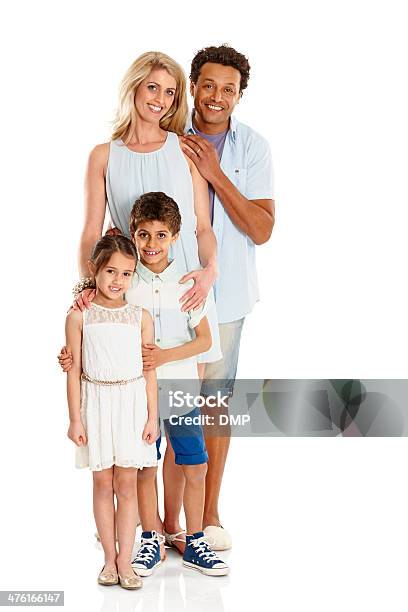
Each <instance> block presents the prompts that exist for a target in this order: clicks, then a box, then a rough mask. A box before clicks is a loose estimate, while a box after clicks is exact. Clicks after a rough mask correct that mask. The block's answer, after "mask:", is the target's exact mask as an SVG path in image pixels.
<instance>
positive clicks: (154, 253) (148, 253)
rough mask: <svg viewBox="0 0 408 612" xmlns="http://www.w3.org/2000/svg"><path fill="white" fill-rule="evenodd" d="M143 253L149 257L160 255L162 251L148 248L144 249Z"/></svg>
mask: <svg viewBox="0 0 408 612" xmlns="http://www.w3.org/2000/svg"><path fill="white" fill-rule="evenodd" d="M143 253H144V254H145V255H146V256H147V257H154V256H155V255H158V254H159V253H160V251H148V250H147V249H143Z"/></svg>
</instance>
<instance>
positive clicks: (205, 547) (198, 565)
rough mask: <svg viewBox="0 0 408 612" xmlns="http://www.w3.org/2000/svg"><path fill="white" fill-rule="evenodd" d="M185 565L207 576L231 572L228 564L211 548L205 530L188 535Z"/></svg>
mask: <svg viewBox="0 0 408 612" xmlns="http://www.w3.org/2000/svg"><path fill="white" fill-rule="evenodd" d="M183 565H185V566H186V567H190V568H192V569H195V570H198V571H199V572H202V573H203V574H206V575H207V576H225V575H226V574H228V572H229V567H228V565H227V564H226V563H224V561H223V560H222V559H220V558H219V557H217V555H216V554H215V552H214V551H213V550H211V547H210V545H209V543H208V540H207V539H206V537H205V535H204V532H203V531H197V533H193V535H187V536H186V550H185V551H184V555H183Z"/></svg>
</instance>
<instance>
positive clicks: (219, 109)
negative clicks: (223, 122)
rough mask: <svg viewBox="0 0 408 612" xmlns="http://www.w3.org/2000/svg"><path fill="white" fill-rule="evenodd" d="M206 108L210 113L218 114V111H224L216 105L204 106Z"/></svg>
mask: <svg viewBox="0 0 408 612" xmlns="http://www.w3.org/2000/svg"><path fill="white" fill-rule="evenodd" d="M206 107H207V108H209V109H210V110H212V111H215V112H217V113H219V112H220V111H222V110H224V108H223V107H222V106H218V105H217V104H206Z"/></svg>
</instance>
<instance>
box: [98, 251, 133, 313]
mask: <svg viewBox="0 0 408 612" xmlns="http://www.w3.org/2000/svg"><path fill="white" fill-rule="evenodd" d="M135 266H136V261H135V259H134V258H133V257H129V256H127V255H124V254H123V253H120V252H118V251H116V252H115V253H113V255H111V257H110V259H109V261H108V262H107V263H106V264H105V265H104V266H102V268H101V269H100V270H99V271H98V272H97V273H96V275H95V282H96V287H97V289H98V292H99V293H100V294H101V296H103V297H104V298H106V299H107V300H112V301H113V302H115V301H122V300H123V294H124V293H126V291H127V290H128V289H129V287H130V283H131V282H132V276H133V272H134V270H135ZM91 270H92V265H91Z"/></svg>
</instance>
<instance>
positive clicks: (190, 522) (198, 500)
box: [181, 463, 207, 535]
mask: <svg viewBox="0 0 408 612" xmlns="http://www.w3.org/2000/svg"><path fill="white" fill-rule="evenodd" d="M181 467H182V468H183V472H184V476H185V479H186V486H185V489H184V500H183V502H184V512H185V514H186V523H187V524H186V528H187V534H189V535H191V534H193V533H197V531H202V529H203V512H204V500H205V476H206V474H207V464H206V463H200V464H199V465H183V466H181Z"/></svg>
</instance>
